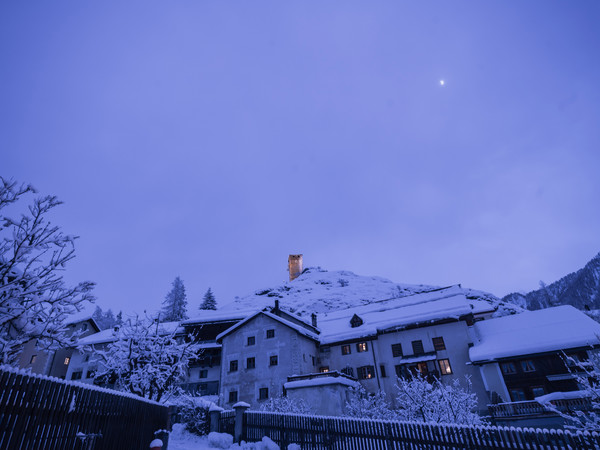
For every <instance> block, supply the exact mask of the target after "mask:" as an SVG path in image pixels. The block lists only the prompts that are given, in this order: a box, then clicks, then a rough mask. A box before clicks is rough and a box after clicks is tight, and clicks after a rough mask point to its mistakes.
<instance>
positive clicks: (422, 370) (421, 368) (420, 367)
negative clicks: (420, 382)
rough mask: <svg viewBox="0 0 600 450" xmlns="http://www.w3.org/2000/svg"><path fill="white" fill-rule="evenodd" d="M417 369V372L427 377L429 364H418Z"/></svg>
mask: <svg viewBox="0 0 600 450" xmlns="http://www.w3.org/2000/svg"><path fill="white" fill-rule="evenodd" d="M414 367H415V370H416V371H417V372H418V373H419V374H420V375H423V376H425V375H427V374H428V373H429V368H428V367H427V363H426V362H418V363H417V365H416V366H414Z"/></svg>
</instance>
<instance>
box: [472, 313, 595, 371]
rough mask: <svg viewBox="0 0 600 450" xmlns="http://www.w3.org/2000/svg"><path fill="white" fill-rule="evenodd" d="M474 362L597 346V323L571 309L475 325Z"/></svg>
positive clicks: (491, 320) (510, 317)
mask: <svg viewBox="0 0 600 450" xmlns="http://www.w3.org/2000/svg"><path fill="white" fill-rule="evenodd" d="M474 327H475V331H476V335H477V336H478V338H479V340H478V342H476V343H475V345H474V346H473V347H471V348H470V349H469V357H470V359H471V361H473V362H483V361H491V360H495V359H498V358H508V357H512V356H522V355H529V354H536V353H544V352H552V351H559V350H566V349H570V348H578V347H588V346H592V345H599V344H600V338H599V336H600V323H598V322H596V321H594V320H593V319H591V318H589V317H588V316H586V315H585V314H584V313H582V312H581V311H579V310H577V309H575V308H574V307H572V306H570V305H564V306H557V307H555V308H547V309H540V310H537V311H526V312H523V313H520V314H515V315H512V316H505V317H500V318H498V319H490V320H483V321H481V322H477V323H476V324H475V326H474Z"/></svg>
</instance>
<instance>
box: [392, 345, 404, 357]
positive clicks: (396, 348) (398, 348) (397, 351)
mask: <svg viewBox="0 0 600 450" xmlns="http://www.w3.org/2000/svg"><path fill="white" fill-rule="evenodd" d="M392 356H393V357H394V358H398V357H399V356H402V344H392Z"/></svg>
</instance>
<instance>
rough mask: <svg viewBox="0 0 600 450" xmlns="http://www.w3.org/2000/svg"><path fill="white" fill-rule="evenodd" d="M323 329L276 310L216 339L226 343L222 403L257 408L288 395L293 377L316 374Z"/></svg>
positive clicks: (252, 316) (248, 321)
mask: <svg viewBox="0 0 600 450" xmlns="http://www.w3.org/2000/svg"><path fill="white" fill-rule="evenodd" d="M319 333H320V331H319V329H318V328H317V327H316V326H315V325H314V324H312V323H308V322H305V321H303V320H301V319H300V318H299V317H297V316H294V315H293V314H290V313H287V312H285V311H283V310H281V309H280V308H279V302H278V301H277V300H276V301H275V307H274V308H270V309H268V310H263V311H258V312H256V313H254V314H252V315H250V316H249V317H247V318H245V319H244V320H242V321H240V322H238V323H237V324H236V325H234V326H233V327H231V328H229V329H228V330H226V331H224V332H223V333H221V334H219V335H218V336H217V342H218V343H221V344H222V350H223V357H222V360H221V380H222V383H221V388H220V394H221V396H222V398H223V403H224V404H226V405H227V406H232V405H233V404H234V403H237V402H238V401H244V402H247V403H249V404H251V405H255V406H256V405H258V404H260V402H261V401H263V400H266V399H268V398H270V397H277V396H280V395H282V394H283V385H284V383H286V382H287V378H288V376H289V375H292V374H304V373H311V372H314V371H316V367H317V357H318V354H319V352H318V345H319V337H318V336H319Z"/></svg>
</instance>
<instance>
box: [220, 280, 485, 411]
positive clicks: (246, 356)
mask: <svg viewBox="0 0 600 450" xmlns="http://www.w3.org/2000/svg"><path fill="white" fill-rule="evenodd" d="M494 311H495V310H494V307H493V306H492V305H491V304H490V303H489V302H486V301H482V300H474V299H467V298H466V297H465V295H464V292H463V291H462V290H461V289H460V287H458V286H451V287H448V288H444V289H436V290H432V291H428V292H426V293H421V294H415V295H411V296H407V297H402V298H394V299H388V300H383V301H379V302H374V303H371V304H368V305H363V306H358V307H354V308H350V309H345V310H338V311H332V312H329V313H326V314H322V315H320V316H318V317H317V316H316V315H313V317H312V320H311V322H310V323H309V322H308V321H305V320H303V319H301V318H299V317H297V316H295V315H293V314H290V313H287V312H285V311H283V310H282V309H281V308H280V307H279V304H278V301H276V303H275V307H274V308H268V309H266V310H263V311H259V312H257V313H255V314H253V315H251V316H249V317H248V318H246V319H245V320H242V321H241V322H239V323H238V324H236V325H235V326H233V327H232V328H230V329H228V330H226V331H225V332H223V333H221V334H220V335H219V336H218V337H217V342H221V343H222V346H223V347H222V352H223V358H222V366H221V371H222V374H221V379H222V385H221V390H220V392H221V395H222V396H223V399H224V400H223V401H224V403H225V404H227V405H231V404H233V403H235V402H237V401H244V402H247V403H250V404H251V405H254V406H257V405H259V404H260V402H261V401H262V400H265V399H267V398H269V397H276V396H279V395H282V394H283V393H284V387H285V383H287V382H288V377H291V378H293V376H301V375H310V374H314V373H327V372H332V371H338V372H341V373H343V374H345V375H347V376H348V377H350V378H351V379H357V380H358V381H359V382H360V383H361V384H362V385H363V386H364V387H365V389H366V390H367V391H369V392H376V391H380V390H383V391H384V392H386V393H387V394H388V396H389V398H390V399H392V401H393V399H394V397H395V380H396V377H397V376H404V377H406V376H409V375H411V374H417V373H418V374H420V375H422V376H426V377H430V378H433V377H435V378H440V379H441V380H442V381H446V380H448V381H450V380H453V379H455V378H459V379H463V378H464V376H465V375H469V376H471V377H472V382H473V388H474V390H475V392H476V394H477V395H478V398H480V399H481V400H480V405H479V406H480V409H481V410H482V411H484V410H485V411H487V404H488V403H489V399H488V398H487V394H486V391H485V388H484V386H483V383H482V382H481V378H480V374H479V370H478V369H477V368H475V367H474V366H472V365H471V364H470V360H469V352H468V350H469V345H472V344H473V334H472V326H473V324H474V323H475V322H476V321H479V320H483V319H485V318H488V317H491V315H492V314H493V313H494ZM317 324H318V327H317ZM311 378H315V379H316V377H311ZM294 379H295V380H296V378H294ZM334 381H335V380H334ZM318 382H319V383H322V380H320V381H318ZM314 383H317V382H316V381H315V382H313V384H314ZM336 383H337V381H336ZM304 384H306V383H304ZM304 384H303V385H304ZM338 384H339V383H338ZM288 386H294V388H297V386H296V384H293V385H289V384H288Z"/></svg>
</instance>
